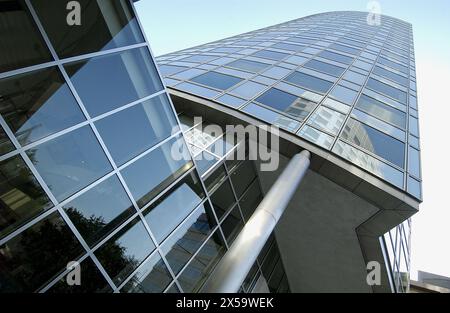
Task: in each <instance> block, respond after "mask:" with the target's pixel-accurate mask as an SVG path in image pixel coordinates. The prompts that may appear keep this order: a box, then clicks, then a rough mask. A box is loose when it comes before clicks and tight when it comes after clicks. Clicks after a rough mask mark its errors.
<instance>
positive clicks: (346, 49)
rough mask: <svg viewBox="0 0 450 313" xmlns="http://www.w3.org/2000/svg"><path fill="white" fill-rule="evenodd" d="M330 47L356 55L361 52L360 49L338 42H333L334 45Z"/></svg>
mask: <svg viewBox="0 0 450 313" xmlns="http://www.w3.org/2000/svg"><path fill="white" fill-rule="evenodd" d="M330 48H331V49H334V50H338V51H342V52H346V53H348V54H354V55H357V54H359V53H360V52H361V50H360V49H355V48H351V47H347V46H343V45H340V44H337V43H335V44H332V45H331V46H330Z"/></svg>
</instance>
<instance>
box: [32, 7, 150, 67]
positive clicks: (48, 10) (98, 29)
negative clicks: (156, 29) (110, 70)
mask: <svg viewBox="0 0 450 313" xmlns="http://www.w3.org/2000/svg"><path fill="white" fill-rule="evenodd" d="M31 2H32V4H33V6H34V8H35V10H36V13H37V15H38V16H39V20H40V21H41V23H42V24H43V26H44V29H45V32H46V33H47V35H48V37H49V38H50V41H51V42H52V44H53V47H55V50H56V52H57V53H58V55H59V56H60V57H61V58H66V57H71V56H76V55H80V54H85V53H91V52H96V51H103V50H108V49H114V48H118V47H123V46H128V45H132V44H136V43H140V42H144V38H143V37H142V34H141V31H140V29H139V25H138V22H137V20H136V18H135V17H134V14H133V9H132V8H131V5H130V3H129V2H128V1H124V0H120V1H117V0H102V1H101V2H94V3H93V2H91V1H89V0H79V3H80V4H81V12H82V13H81V14H82V23H81V25H77V26H71V25H69V24H68V23H67V21H66V18H60V17H61V16H63V17H65V16H67V13H68V11H67V10H66V6H65V5H54V3H52V2H54V1H52V0H32V1H31Z"/></svg>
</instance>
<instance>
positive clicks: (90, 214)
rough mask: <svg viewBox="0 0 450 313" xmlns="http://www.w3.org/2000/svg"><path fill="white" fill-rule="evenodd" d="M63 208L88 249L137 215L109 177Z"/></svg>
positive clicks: (124, 193)
mask: <svg viewBox="0 0 450 313" xmlns="http://www.w3.org/2000/svg"><path fill="white" fill-rule="evenodd" d="M63 208H64V210H65V211H66V213H67V215H68V216H69V218H70V219H71V221H72V222H73V223H74V224H75V226H76V227H77V229H78V231H79V232H80V233H81V235H82V236H83V238H84V240H86V242H87V243H88V244H89V245H90V246H93V245H94V244H95V243H97V242H98V241H99V240H101V239H102V238H104V237H105V236H107V235H108V234H109V233H110V232H112V231H113V230H114V229H115V228H117V227H118V226H119V225H120V224H122V223H123V222H124V221H125V220H126V219H127V218H129V217H130V216H131V215H133V213H136V211H135V209H134V208H133V204H132V203H131V201H130V199H129V198H128V196H127V194H126V192H125V190H124V189H123V187H122V185H121V184H120V181H119V179H118V178H117V176H112V177H110V178H108V179H107V180H106V181H104V182H102V183H100V184H99V185H97V186H95V187H94V188H92V189H90V190H89V191H87V192H85V193H84V194H82V195H81V196H79V197H78V198H76V199H75V200H72V201H70V202H69V203H67V204H65V205H64V206H63Z"/></svg>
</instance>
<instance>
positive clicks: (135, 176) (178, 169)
mask: <svg viewBox="0 0 450 313" xmlns="http://www.w3.org/2000/svg"><path fill="white" fill-rule="evenodd" d="M187 149H188V148H187V147H186V146H185V144H184V142H183V140H182V139H181V138H180V137H178V138H174V139H171V140H170V141H168V142H166V143H165V144H164V145H162V146H160V147H158V148H157V149H155V150H153V151H152V152H150V153H149V154H147V155H145V156H143V157H142V158H140V159H138V160H137V161H136V162H134V163H132V164H130V165H129V166H128V167H126V168H125V169H123V170H122V175H123V178H124V179H125V181H126V183H127V185H128V187H129V188H130V191H131V193H132V195H133V197H134V199H135V200H136V202H137V203H138V205H139V206H140V207H143V206H144V205H145V204H147V203H148V202H150V201H151V200H152V199H153V198H154V197H155V196H156V195H158V194H159V193H160V192H162V191H163V190H164V189H166V188H167V187H168V186H169V185H170V184H171V183H172V182H173V181H175V180H176V179H177V178H178V177H180V176H181V175H183V173H185V172H186V171H188V170H189V169H190V168H191V167H192V166H193V165H192V161H191V159H190V155H189V151H188V150H187ZM174 151H176V153H175V154H178V152H180V153H181V155H174V154H173V153H174Z"/></svg>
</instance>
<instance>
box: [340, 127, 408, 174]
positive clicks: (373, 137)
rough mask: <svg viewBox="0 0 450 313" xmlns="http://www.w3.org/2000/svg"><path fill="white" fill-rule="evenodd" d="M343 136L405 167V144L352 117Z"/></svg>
mask: <svg viewBox="0 0 450 313" xmlns="http://www.w3.org/2000/svg"><path fill="white" fill-rule="evenodd" d="M342 138H343V139H346V140H349V141H350V142H352V143H354V144H356V145H357V146H360V147H362V148H364V149H366V150H368V151H370V152H373V153H375V154H376V155H378V156H380V157H382V158H383V159H385V160H388V161H389V162H391V163H393V164H395V165H397V166H399V167H401V168H403V167H404V164H405V144H404V143H402V142H401V141H399V140H397V139H394V138H392V137H390V136H388V135H385V134H384V133H382V132H380V131H378V130H376V129H375V128H372V127H370V126H367V125H365V124H363V123H361V122H358V121H356V120H354V119H350V120H349V121H348V123H347V125H346V126H345V128H344V131H343V132H342Z"/></svg>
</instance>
